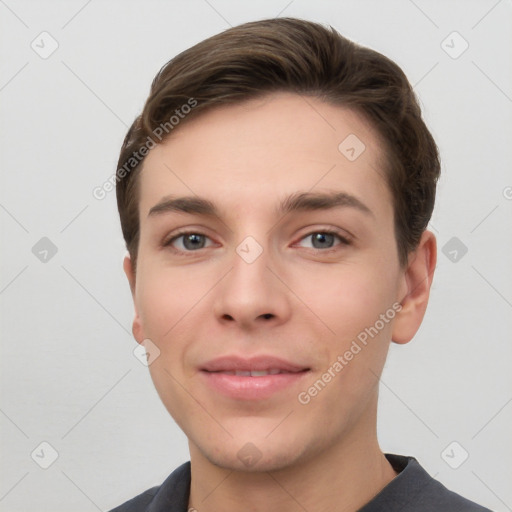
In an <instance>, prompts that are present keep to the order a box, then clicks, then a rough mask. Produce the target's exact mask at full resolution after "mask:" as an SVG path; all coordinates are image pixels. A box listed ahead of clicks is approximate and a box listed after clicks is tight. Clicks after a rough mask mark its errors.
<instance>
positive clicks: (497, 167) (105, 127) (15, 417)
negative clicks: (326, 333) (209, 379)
mask: <svg viewBox="0 0 512 512" xmlns="http://www.w3.org/2000/svg"><path fill="white" fill-rule="evenodd" d="M276 15H281V16H284V15H286V16H298V17H302V18H306V19H311V20H316V21H320V22H324V23H330V24H332V25H333V26H334V27H335V28H337V29H338V30H339V31H340V32H341V33H342V34H344V35H345V36H347V37H349V38H351V39H353V40H355V41H357V42H360V43H362V44H365V45H367V46H370V47H372V48H375V49H377V50H378V51H380V52H382V53H384V54H385V55H388V56H389V57H391V58H392V59H394V60H395V61H396V62H397V63H398V64H399V65H401V66H402V67H403V69H404V70H405V72H406V74H407V75H408V77H409V79H410V81H411V83H412V84H414V86H415V90H416V91H417V93H418V95H419V97H420V99H421V102H422V105H423V108H424V112H425V117H426V120H427V123H428V124H429V126H430V128H431V130H432V132H433V134H434V136H435V138H436V140H437V142H438V144H439V147H440V150H441V154H442V159H443V177H442V179H441V182H440V185H439V193H438V200H437V206H436V210H435V214H434V217H433V219H432V223H431V229H432V230H433V231H434V232H435V233H436V235H437V237H438V244H439V262H438V267H437V270H436V276H435V280H434V284H433V290H432V297H431V303H430V305H429V309H428V311H427V315H426V318H425V321H424V323H423V325H422V327H421V329H420V331H419V333H418V335H417V336H416V338H415V340H414V341H413V342H411V343H410V344H408V345H405V346H392V349H391V354H390V358H389V360H388V363H387V366H386V368H385V371H384V374H383V377H382V385H381V405H380V416H379V435H380V441H381V446H382V448H383V449H384V450H385V451H387V452H394V453H402V454H411V455H415V456H416V457H417V458H418V459H419V461H420V462H421V463H422V464H423V465H424V467H425V468H426V469H427V470H428V471H429V472H430V473H431V474H432V475H433V476H434V475H435V477H436V478H438V479H439V480H440V481H441V482H443V483H444V484H445V485H447V486H448V487H449V488H451V489H453V490H454V491H457V492H459V493H461V494H463V495H465V496H467V497H468V498H470V499H473V500H476V501H478V502H480V503H482V504H483V505H486V506H488V507H490V508H492V509H493V510H496V511H505V510H512V508H511V507H512V487H511V486H510V477H511V472H510V468H511V466H512V441H511V436H510V431H511V428H510V427H511V419H512V373H511V371H510V363H511V356H512V343H511V341H512V340H511V335H510V333H511V328H512V315H511V313H512V270H511V268H512V267H511V263H512V261H511V254H512V230H511V226H512V223H511V220H512V219H511V217H512V188H511V187H512V172H511V164H512V144H511V141H512V23H511V21H512V3H511V2H510V1H505V0H502V1H496V0H488V1H487V0H479V1H475V0H472V1H441V0H439V1H424V0H423V1H420V0H415V2H412V1H408V0H395V1H355V0H354V1H324V0H315V1H314V2H306V1H304V0H294V1H290V0H279V1H276V0H274V1H254V0H253V1H251V2H236V1H234V0H208V1H206V0H192V1H165V2H164V1H156V0H154V1H146V2H142V1H126V0H125V1H121V0H119V1H100V0H92V1H91V0H89V1H85V0H81V1H60V2H57V1H45V2H36V1H32V2H29V1H22V0H0V38H1V61H0V102H1V117H0V127H1V141H2V144H1V150H0V163H1V179H2V183H1V188H0V222H1V233H2V242H1V252H0V255H1V275H0V301H1V308H2V316H1V322H2V325H1V327H2V340H1V342H2V343H1V409H0V428H1V456H0V464H1V483H0V510H2V511H27V510H38V511H50V510H51V511H55V512H57V511H64V510H66V511H69V510H73V511H84V512H86V511H94V510H108V509H109V508H111V507H113V506H114V505H117V504H119V503H121V502H122V501H125V500H126V499H128V498H131V497H132V496H134V495H135V494H138V493H139V492H141V491H143V490H145V489H146V488H148V487H150V486H153V485H157V484H160V483H161V482H162V481H163V480H164V479H165V477H166V476H167V475H168V474H169V473H170V472H171V471H172V470H173V469H174V468H175V467H177V466H178V465H179V464H181V463H182V462H184V461H186V460H188V448H187V444H186V438H185V436H184V434H183V433H182V432H181V431H180V430H179V429H178V427H177V426H176V425H175V424H174V422H173V420H172V419H171V418H170V417H169V416H168V414H167V412H166V411H165V409H164V407H163V405H162V404H161V403H160V401H159V398H158V396H157V394H156V391H155V390H154V388H153V385H152V382H151V380H150V377H149V373H148V370H147V368H146V367H145V366H144V365H143V364H141V363H140V361H139V360H138V359H137V358H136V357H135V356H134V355H133V350H134V349H135V347H136V346H137V344H136V343H135V341H134V340H133V338H132V335H131V320H132V313H133V306H132V302H131V296H130V293H129V288H128V285H127V282H126V281H125V276H124V274H123V272H122V258H123V256H124V252H125V248H124V244H123V239H122V236H121V230H120V227H119V220H118V216H117V209H116V204H115V192H111V193H110V194H108V195H107V197H106V198H105V199H104V200H101V201H100V200H96V199H95V198H94V197H93V195H92V190H93V188H94V187H95V186H98V185H101V184H102V183H103V182H104V181H105V180H106V179H107V178H108V177H109V176H111V175H112V173H113V172H114V171H115V167H116V163H117V157H118V152H119V149H120V146H121V143H122V140H123V137H124V135H125V133H126V130H127V127H128V126H129V124H131V122H132V121H133V119H134V117H135V116H136V115H137V114H138V113H139V112H140V110H141V108H142V105H143V102H144V100H145V98H146V96H147V93H148V91H149V86H150V83H151V80H152V79H153V76H154V75H155V73H156V72H157V71H158V70H159V68H160V67H161V66H162V65H163V64H164V63H165V62H167V61H168V60H169V59H170V58H171V57H172V56H174V55H175V54H177V53H178V52H180V51H182V50H184V49H185V48H187V47H189V46H191V45H192V44H194V43H196V42H198V41H200V40H202V39H204V38H206V37H208V36H210V35H213V34H215V33H218V32H220V31H221V30H224V29H226V28H228V27H229V26H230V25H236V24H239V23H242V22H245V21H250V20H255V19H260V18H264V17H273V16H276ZM43 31H47V32H48V33H49V34H50V36H45V35H43V36H41V35H40V34H41V32H43ZM454 31H456V32H458V33H459V34H460V37H459V36H458V35H456V34H455V35H454V34H452V33H453V32H454ZM461 38H463V39H461ZM52 39H53V40H55V41H56V42H57V43H58V48H57V49H56V51H55V52H54V53H53V54H52V55H50V56H47V58H42V57H41V56H40V54H41V53H43V54H44V52H49V50H50V49H51V45H52V44H55V43H53V42H52ZM33 41H34V43H33V46H34V47H35V48H36V49H37V51H38V52H39V53H37V52H36V51H35V50H34V49H32V47H31V43H32V42H33ZM443 41H445V42H444V43H443ZM464 41H467V43H468V44H469V47H468V49H467V50H466V51H465V52H464V53H462V54H461V55H458V53H460V51H461V50H462V49H463V48H464V44H465V43H464ZM447 52H448V53H447ZM449 53H451V56H450V55H449ZM44 56H46V55H44ZM454 56H457V58H453V57H454ZM43 237H47V238H48V239H50V240H51V242H52V243H53V244H54V245H55V246H56V248H57V253H56V254H55V255H53V256H51V252H50V253H48V254H46V259H47V261H46V262H44V261H41V260H40V258H43V259H44V257H45V253H44V252H41V251H44V247H43V248H41V247H40V246H36V249H34V252H35V253H36V254H34V252H33V247H34V246H35V245H36V244H37V243H38V241H39V240H40V239H41V238H43ZM453 237H456V238H457V239H458V240H455V242H453V241H452V242H451V243H452V244H456V245H454V246H451V245H448V246H447V249H446V253H447V255H445V254H444V253H443V251H442V249H443V247H445V244H447V243H448V242H449V240H450V239H452V238H453ZM40 243H41V244H44V243H45V242H40ZM461 243H463V244H464V245H465V246H466V247H467V253H466V254H464V255H463V254H462V251H461V245H460V244H461ZM457 244H458V246H457ZM454 250H455V251H456V252H455V253H454V252H453V251H454ZM450 251H451V254H450ZM454 258H456V261H452V260H453V259H454ZM454 441H455V442H456V443H458V444H457V445H451V446H450V444H451V443H452V442H454ZM42 442H46V443H49V444H50V445H51V447H53V448H50V447H48V445H41V443H42ZM447 447H448V448H447ZM52 449H54V450H55V451H56V452H57V453H58V458H57V459H56V460H55V462H54V463H53V464H51V465H50V466H49V467H48V468H47V469H43V468H42V467H40V465H41V464H42V465H45V464H49V463H50V462H51V461H52V453H53V452H52ZM465 452H467V453H468V454H469V457H468V459H467V460H465V461H464V462H463V463H462V464H461V465H460V466H459V467H458V469H453V468H452V467H450V465H449V464H448V462H449V463H450V464H451V465H452V466H457V465H459V464H460V462H461V461H462V460H463V458H464V456H465ZM31 454H32V455H31ZM443 454H444V455H443Z"/></svg>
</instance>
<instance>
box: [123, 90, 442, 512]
mask: <svg viewBox="0 0 512 512" xmlns="http://www.w3.org/2000/svg"><path fill="white" fill-rule="evenodd" d="M349 134H355V135H357V137H358V138H359V139H360V140H361V141H363V143H364V144H365V146H366V149H365V150H364V152H363V153H362V154H361V155H360V156H359V157H358V158H357V159H356V160H355V161H349V160H348V159H347V158H346V157H345V156H344V155H343V154H342V153H341V152H340V151H339V150H338V145H339V144H340V142H341V141H343V140H344V139H345V137H347V135H349ZM382 151H383V149H382V144H381V143H380V141H379V137H378V136H377V134H376V133H375V132H374V131H373V130H372V128H371V126H369V125H368V123H366V122H365V121H364V120H363V118H362V117H361V116H360V115H358V114H356V113H354V112H353V111H351V110H349V109H346V108H342V107H339V106H333V105H330V104H326V103H323V102H321V101H320V100H317V99H313V98H307V99H305V98H303V97H301V96H299V95H294V94H285V93H279V94H272V95H269V96H266V97H265V98H263V99H258V100H250V101H248V102H244V103H241V104H237V105H234V106H227V107H222V108H216V109H214V110H211V111H209V112H207V113H204V114H202V115H200V116H198V117H197V118H196V119H192V120H190V121H189V122H186V123H184V124H183V125H182V126H180V127H179V129H177V130H176V131H175V132H173V134H172V136H171V137H170V138H169V139H167V140H166V141H165V143H163V144H160V145H158V146H157V147H156V148H154V149H152V150H151V151H150V153H149V155H148V156H147V157H146V160H145V162H144V167H143V171H142V174H141V181H140V186H141V189H140V191H141V195H140V210H139V214H140V246H139V250H138V262H137V269H136V270H137V272H136V277H135V274H134V269H133V268H132V265H131V260H130V258H129V256H126V258H125V260H124V270H125V273H126V276H127V278H128V280H129V283H130V288H131V292H132V296H133V300H134V306H135V318H134V321H133V334H134V337H135V339H136V340H137V341H138V342H139V343H143V340H145V339H150V340H151V342H152V343H153V344H154V345H155V346H156V347H158V349H159V350H160V354H159V356H158V357H157V358H156V359H155V360H154V361H153V362H152V363H151V364H150V366H149V369H150V373H151V377H152V379H153V382H154V384H155V387H156V389H157V391H158V393H159V396H160V398H161V400H162V402H163V404H164V405H165V407H166V408H167V410H168V411H169V413H170V414H171V416H172V417H173V418H174V420H175V421H176V423H177V424H178V425H179V426H180V427H181V428H182V429H183V431H184V433H185V434H186V435H187V437H188V439H189V448H190V457H191V471H192V483H191V491H190V501H189V506H190V507H194V508H196V509H197V510H198V511H199V512H203V511H219V510H223V511H226V512H230V511H232V510H233V511H234V510H237V511H239V510H240V509H241V508H243V509H244V510H251V511H268V510H282V511H299V510H301V511H303V510H304V509H306V510H308V511H309V512H317V511H318V512H319V511H324V510H325V511H326V510H342V511H349V510H351V511H353V510H356V509H358V508H359V507H361V506H363V505H364V504H365V503H367V502H368V501H369V500H370V499H371V498H372V497H374V496H375V495H376V494H377V493H378V492H379V491H380V490H381V489H382V488H383V487H384V486H385V485H387V484H388V483H389V482H390V481H391V480H392V479H393V478H394V477H395V476H396V473H395V471H394V470H393V468H392V467H391V466H390V464H389V463H388V462H387V460H386V459H385V457H384V455H383V453H382V451H381V450H380V448H379V444H378V441H377V434H376V414H377V396H378V378H379V376H380V375H381V372H382V369H383V365H384V362H385V359H386V355H387V352H388V348H389V344H390V342H391V341H394V342H396V343H406V342H408V341H409V340H410V339H411V338H412V337H413V336H414V334H415V333H416V331H417V330H418V328H419V326H420V324H421V321H422V319H423V316H424V313H425V309H426V306H427V302H428V296H429V290H430V285H431V282H432V276H433V272H434V268H435V262H436V242H435V237H434V235H433V234H432V233H430V232H429V231H425V232H424V233H423V236H422V238H421V240H420V243H419V246H418V248H417V249H416V250H415V252H414V253H411V254H410V257H409V262H408V264H407V265H406V266H405V267H403V268H402V267H401V266H400V265H399V261H398V252H397V247H396V239H395V234H394V227H393V206H392V205H393V203H392V197H391V194H390V191H389V189H388V187H387V185H386V182H385V180H384V176H383V172H382V156H383V153H382ZM298 191H304V192H307V191H311V192H329V191H344V192H346V193H349V194H351V195H353V196H356V197H357V198H358V199H359V200H360V201H362V202H363V203H364V204H365V205H366V206H367V207H368V208H369V209H370V210H371V213H370V214H368V213H365V212H362V211H359V210H358V209H357V208H354V207H348V206H345V207H341V208H334V209H331V210H324V211H322V210H320V211H303V212H291V213H289V214H287V215H284V216H282V215H277V214H276V213H275V211H274V208H275V207H276V205H278V204H279V202H280V201H281V200H282V199H283V197H285V196H287V195H289V194H292V193H295V192H298ZM168 194H173V195H176V196H189V195H197V196H201V197H205V198H207V199H209V200H211V201H213V202H214V203H215V204H216V205H217V206H218V208H219V216H218V217H214V218H210V217H204V216H201V215H195V214H194V215H192V214H187V213H178V212H167V213H166V214H163V215H155V216H149V217H148V212H149V210H150V209H151V207H153V206H154V205H155V204H157V203H158V202H159V201H160V200H161V199H162V197H163V196H166V195H168ZM178 228H186V230H187V231H190V232H193V233H200V234H204V235H206V237H205V238H202V237H200V238H199V245H200V247H201V244H204V246H203V247H202V248H199V249H194V246H192V244H188V245H187V246H185V245H184V242H185V240H184V237H181V238H177V239H175V240H174V241H173V243H172V245H171V246H168V247H162V242H165V241H166V240H168V239H169V238H172V235H173V233H176V231H177V229H178ZM326 228H328V229H336V230H337V231H338V232H339V234H340V236H342V237H344V238H348V239H349V241H350V243H349V244H348V245H347V244H345V243H342V242H341V239H338V238H337V237H336V236H335V237H333V238H332V239H328V240H327V242H326V243H324V245H319V244H315V240H314V236H312V235H314V234H315V233H322V232H323V230H325V229H326ZM247 236H252V237H253V238H254V239H255V240H256V241H257V242H258V244H259V245H260V246H261V248H262V250H263V252H262V253H261V255H260V256H259V257H258V258H257V259H256V260H255V261H254V262H252V263H250V264H249V263H247V262H246V261H245V260H244V259H243V258H241V257H240V256H239V254H238V253H237V252H236V248H237V246H238V245H239V244H240V243H241V242H242V240H244V239H245V237H247ZM196 243H197V242H196ZM191 246H192V249H191V248H190V247H191ZM173 248H174V251H173ZM395 303H401V305H402V309H401V311H400V312H399V313H397V314H396V316H395V317H394V318H393V320H391V321H389V322H388V323H387V324H385V326H384V328H383V329H381V330H380V331H379V333H378V335H377V336H375V337H373V338H372V339H370V341H369V342H368V344H367V345H366V346H364V347H363V348H362V350H361V351H360V352H359V353H358V354H357V355H355V356H354V357H353V359H352V360H351V361H350V362H348V364H347V365H346V366H344V368H343V370H342V371H341V372H339V373H338V374H336V376H335V377H334V378H332V380H331V381H330V382H329V383H328V384H327V385H326V386H325V388H324V389H323V390H322V391H321V392H319V393H318V394H317V396H315V397H313V398H312V399H311V401H310V402H309V403H307V404H305V405H303V404H301V403H299V401H298V399H297V396H298V394H299V393H300V392H302V391H305V390H307V389H308V388H309V387H310V386H311V385H312V384H313V383H314V382H315V381H317V380H318V379H319V378H321V376H322V374H324V373H325V372H326V370H327V369H328V368H329V367H332V365H333V363H334V362H335V361H336V360H337V357H338V356H339V355H343V354H344V353H345V352H346V350H348V349H349V347H350V345H351V343H352V341H353V340H354V339H356V337H357V335H358V334H359V333H361V332H362V331H364V329H365V328H367V327H369V326H373V325H374V324H375V322H376V320H378V319H379V315H381V314H383V313H385V312H386V311H389V309H390V308H391V307H392V305H393V304H395ZM226 354H238V355H242V356H245V357H249V356H252V355H259V354H272V355H275V356H278V357H281V358H283V359H287V360H289V361H292V362H295V363H300V364H302V365H303V366H307V367H309V368H310V369H311V370H310V372H309V374H308V375H307V377H305V378H304V379H303V381H302V382H301V383H300V385H297V386H291V387H290V388H287V389H286V390H283V391H280V392H278V393H276V394H274V395H273V396H272V397H271V398H269V399H265V400H261V401H243V400H234V399H231V398H228V397H225V396H223V395H221V394H219V393H217V392H215V391H213V390H212V389H211V388H209V387H207V386H206V385H205V383H204V379H203V378H201V377H202V376H201V375H200V371H199V367H200V366H201V365H202V364H204V363H205V362H206V361H209V360H211V359H213V358H216V357H219V356H222V355H226ZM249 442H250V443H252V445H254V446H255V447H256V448H257V449H258V451H259V453H260V458H259V460H258V461H257V462H256V463H255V464H254V465H252V466H251V467H248V466H247V465H246V464H244V462H243V461H242V460H241V459H240V458H239V457H238V456H237V454H238V452H239V450H240V449H242V448H243V447H244V446H245V445H246V444H247V443H249ZM251 449H253V448H251ZM305 482H307V485H304V483H305Z"/></svg>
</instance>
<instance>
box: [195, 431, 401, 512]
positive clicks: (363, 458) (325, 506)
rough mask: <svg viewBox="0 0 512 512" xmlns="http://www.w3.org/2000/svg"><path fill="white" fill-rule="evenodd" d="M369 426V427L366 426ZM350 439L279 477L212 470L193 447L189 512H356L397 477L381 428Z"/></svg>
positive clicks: (298, 462) (347, 436)
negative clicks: (381, 444)
mask: <svg viewBox="0 0 512 512" xmlns="http://www.w3.org/2000/svg"><path fill="white" fill-rule="evenodd" d="M366 424H367V425H368V423H366ZM370 424H372V425H373V428H372V427H370V428H367V432H362V431H361V426H360V425H359V426H358V427H357V428H354V429H352V430H353V432H352V433H348V434H347V433H345V434H344V435H343V439H340V440H339V441H337V442H336V443H334V444H333V445H331V446H329V447H328V448H327V449H325V450H324V451H323V452H321V453H315V455H314V456H312V457H309V458H307V459H304V458H303V459H300V460H296V461H295V462H294V464H292V465H289V466H286V467H283V468H282V469H278V470H275V471H262V472H247V471H238V470H233V469H231V468H221V467H219V466H216V465H214V464H212V463H211V462H210V461H209V460H208V459H207V458H206V457H204V455H203V454H202V453H201V452H200V451H199V449H198V448H197V446H195V445H193V444H192V443H190V456H191V477H192V480H191V487H190V500H189V509H190V508H192V507H193V508H195V509H197V510H198V511H200V512H214V511H219V510H222V511H223V512H235V511H236V512H239V511H240V510H241V509H245V510H250V511H251V512H260V511H261V512H263V511H268V510H280V511H282V512H292V511H293V512H296V511H303V510H308V512H323V511H327V510H337V511H340V512H349V511H350V512H353V511H354V510H358V509H359V508H361V507H362V506H363V505H365V504H366V503H367V502H369V501H370V500H371V499H372V498H373V497H374V496H375V495H376V494H378V493H379V491H381V490H382V489H383V488H384V487H385V486H386V485H387V484H388V483H389V482H391V480H392V479H393V478H394V477H395V476H396V474H397V473H396V472H395V471H394V470H393V468H392V467H391V465H390V464H389V462H388V460H387V459H386V457H385V456H384V454H383V453H382V451H381V450H380V448H379V445H378V442H377V436H376V427H375V424H376V422H373V423H370Z"/></svg>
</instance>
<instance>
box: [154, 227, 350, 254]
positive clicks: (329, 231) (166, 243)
mask: <svg viewBox="0 0 512 512" xmlns="http://www.w3.org/2000/svg"><path fill="white" fill-rule="evenodd" d="M318 233H322V234H325V235H333V236H335V237H337V238H338V240H339V241H340V242H341V243H340V244H338V245H345V246H348V245H351V241H350V240H349V239H348V238H347V237H345V236H343V235H341V234H340V233H339V232H338V231H336V230H332V229H320V230H315V231H311V232H309V233H307V234H306V235H304V236H303V237H302V238H300V240H299V241H302V240H304V239H305V238H308V237H310V236H312V235H314V234H318ZM185 235H199V236H204V237H206V238H209V236H208V235H205V234H204V233H201V232H200V231H187V230H184V231H178V232H177V233H175V234H174V235H173V236H172V237H171V238H169V239H168V240H164V241H163V242H162V247H163V248H169V249H171V250H172V251H173V252H175V253H179V254H183V253H193V252H199V251H200V250H201V249H204V247H203V248H201V249H197V250H195V251H190V250H182V249H176V248H174V247H173V246H172V243H173V242H174V241H175V240H177V239H178V238H181V237H183V236H185ZM337 247H338V246H334V247H328V248H326V249H315V248H314V247H313V248H312V250H313V251H317V252H319V253H321V252H322V253H329V252H333V251H336V250H337V249H336V248H337Z"/></svg>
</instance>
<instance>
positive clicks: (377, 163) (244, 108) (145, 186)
mask: <svg viewBox="0 0 512 512" xmlns="http://www.w3.org/2000/svg"><path fill="white" fill-rule="evenodd" d="M298 190H300V191H327V190H336V191H343V192H347V193H349V194H352V195H354V196H356V197H359V199H363V197H362V196H364V201H363V202H365V203H368V202H370V203H374V208H375V209H376V210H377V212H376V213H380V214H386V215H387V214H389V212H390V211H391V209H392V204H391V196H390V193H389V190H388V188H387V186H386V181H385V178H384V149H383V145H382V144H381V142H380V138H379V136H378V134H377V133H376V132H375V131H374V130H373V128H372V127H371V126H370V125H369V124H368V123H367V122H366V120H365V119H364V118H363V117H362V116H361V115H360V114H358V113H356V112H354V111H352V110H350V109H347V108H343V107H339V106H334V105H331V104H327V103H324V102H322V101H320V100H318V99H315V98H311V97H303V96H299V95H296V94H287V93H279V94H272V95H268V96H266V97H264V98H259V99H255V100H250V101H246V102H243V103H239V104H235V105H230V106H225V107H220V108H215V109H213V110H210V111H208V112H205V113H202V114H199V115H198V116H197V117H196V118H194V119H192V120H190V121H188V122H186V123H184V124H183V125H182V126H181V127H180V126H178V127H177V129H175V131H174V132H173V133H172V135H171V136H170V137H169V138H168V139H166V141H165V142H164V143H162V144H159V145H158V146H156V147H155V148H154V149H152V150H151V151H150V152H149V154H148V155H147V156H146V158H145V161H144V165H143V170H142V173H141V176H140V210H139V211H140V216H141V219H144V218H146V217H147V215H148V212H149V211H150V209H151V208H152V207H153V206H154V205H155V204H156V203H157V202H158V201H160V200H161V199H162V197H164V196H166V195H168V194H172V195H181V196H185V195H186V196H191V195H198V196H201V197H206V198H209V199H211V200H212V201H214V202H217V201H218V200H220V201H222V202H223V203H224V206H225V209H226V211H229V210H230V206H232V207H236V208H237V211H239V212H242V211H244V210H245V209H247V210H248V209H254V208H255V207H260V208H261V209H265V211H270V208H274V205H273V204H272V203H274V202H275V201H277V200H282V198H283V197H284V196H286V195H290V194H293V193H294V192H296V191H298ZM379 210H380V211H379Z"/></svg>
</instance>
